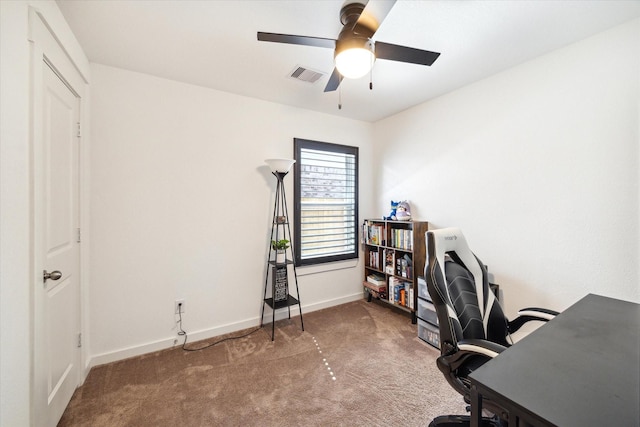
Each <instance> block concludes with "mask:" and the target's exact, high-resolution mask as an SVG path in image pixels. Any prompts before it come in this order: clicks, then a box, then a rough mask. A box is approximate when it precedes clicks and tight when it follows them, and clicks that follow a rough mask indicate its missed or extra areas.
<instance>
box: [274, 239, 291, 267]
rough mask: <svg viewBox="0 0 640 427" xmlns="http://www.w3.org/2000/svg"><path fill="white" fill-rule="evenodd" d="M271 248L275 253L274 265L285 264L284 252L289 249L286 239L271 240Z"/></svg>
mask: <svg viewBox="0 0 640 427" xmlns="http://www.w3.org/2000/svg"><path fill="white" fill-rule="evenodd" d="M271 247H272V248H273V249H274V250H275V251H276V263H278V264H280V263H284V262H286V259H287V258H286V255H285V253H286V250H287V248H288V247H289V241H288V240H287V239H280V240H272V241H271Z"/></svg>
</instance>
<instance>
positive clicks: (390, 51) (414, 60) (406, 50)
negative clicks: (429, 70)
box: [375, 42, 440, 65]
mask: <svg viewBox="0 0 640 427" xmlns="http://www.w3.org/2000/svg"><path fill="white" fill-rule="evenodd" d="M375 52H376V58H377V59H389V60H391V61H399V62H409V63H411V64H420V65H431V64H433V63H434V62H435V60H436V59H438V57H439V56H440V53H439V52H431V51H429V50H421V49H414V48H412V47H406V46H398V45H395V44H390V43H384V42H376V45H375Z"/></svg>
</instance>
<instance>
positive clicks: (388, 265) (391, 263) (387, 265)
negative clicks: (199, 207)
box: [384, 249, 396, 274]
mask: <svg viewBox="0 0 640 427" xmlns="http://www.w3.org/2000/svg"><path fill="white" fill-rule="evenodd" d="M395 265H396V251H394V250H393V249H385V250H384V272H385V273H387V274H394V269H395Z"/></svg>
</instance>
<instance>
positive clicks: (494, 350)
mask: <svg viewBox="0 0 640 427" xmlns="http://www.w3.org/2000/svg"><path fill="white" fill-rule="evenodd" d="M458 349H459V350H460V351H463V352H465V353H476V354H481V355H483V356H487V357H490V358H492V359H493V358H494V357H496V356H497V355H498V354H500V353H502V352H503V351H504V350H506V349H507V348H506V347H505V346H503V345H500V344H497V343H494V342H491V341H486V340H480V339H469V340H460V341H458Z"/></svg>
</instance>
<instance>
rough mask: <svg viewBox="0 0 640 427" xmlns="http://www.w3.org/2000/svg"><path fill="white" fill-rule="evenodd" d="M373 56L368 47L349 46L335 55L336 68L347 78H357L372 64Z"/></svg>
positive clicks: (366, 71) (367, 70)
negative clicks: (349, 47)
mask: <svg viewBox="0 0 640 427" xmlns="http://www.w3.org/2000/svg"><path fill="white" fill-rule="evenodd" d="M374 60H375V56H374V54H373V52H371V51H370V50H369V49H364V48H351V49H346V50H343V51H342V52H340V53H338V54H337V55H336V58H335V61H336V68H337V69H338V71H340V74H342V75H343V76H344V77H346V78H348V79H358V78H360V77H362V76H364V75H365V74H367V73H368V72H369V71H371V67H372V66H373V61H374Z"/></svg>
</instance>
